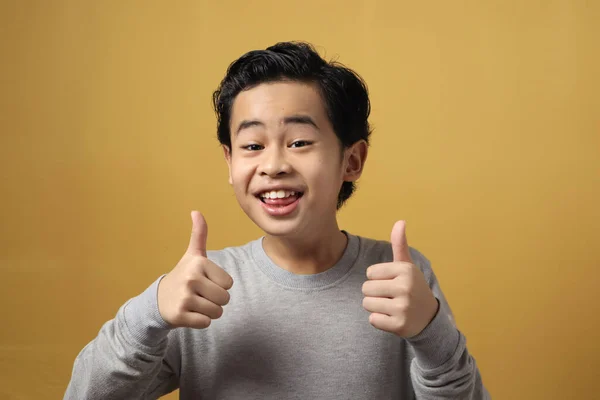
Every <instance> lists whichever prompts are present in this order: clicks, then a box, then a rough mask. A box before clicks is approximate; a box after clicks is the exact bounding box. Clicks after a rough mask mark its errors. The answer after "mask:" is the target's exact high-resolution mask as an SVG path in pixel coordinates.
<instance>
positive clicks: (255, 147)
mask: <svg viewBox="0 0 600 400" xmlns="http://www.w3.org/2000/svg"><path fill="white" fill-rule="evenodd" d="M242 149H244V150H249V151H258V150H262V149H263V146H261V145H260V144H249V145H246V146H242Z"/></svg>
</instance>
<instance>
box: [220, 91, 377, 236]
mask: <svg viewBox="0 0 600 400" xmlns="http://www.w3.org/2000/svg"><path fill="white" fill-rule="evenodd" d="M230 128H231V149H229V148H227V147H226V146H224V151H225V158H226V160H227V163H228V165H229V182H230V183H231V184H232V185H233V188H234V192H235V195H236V198H237V200H238V202H239V204H240V206H241V207H242V209H243V210H244V212H245V213H246V214H247V215H248V216H249V217H250V219H252V221H254V223H255V224H257V225H258V226H259V227H260V228H261V229H262V230H263V231H265V233H266V234H268V235H272V236H285V237H290V238H293V237H296V236H299V235H303V234H311V235H315V234H317V235H318V233H319V232H327V233H329V232H331V231H332V229H337V223H336V211H337V210H336V206H337V199H338V193H339V191H340V188H341V186H342V183H343V182H344V181H355V180H356V179H358V178H359V176H360V174H361V172H362V167H363V164H364V160H365V158H366V152H367V145H366V143H365V142H364V141H360V142H357V143H355V144H354V145H352V146H351V147H349V148H346V149H342V146H341V143H340V141H339V139H338V138H337V136H336V135H335V133H334V131H333V129H332V127H331V123H330V121H329V118H328V117H327V113H326V111H325V106H324V104H323V100H322V98H321V95H320V93H319V90H318V88H317V87H316V86H315V85H313V84H307V83H300V82H292V81H282V82H274V83H263V84H260V85H258V86H256V87H253V88H252V89H249V90H246V91H242V92H241V93H240V94H238V95H237V97H236V98H235V101H234V103H233V107H232V112H231V121H230Z"/></svg>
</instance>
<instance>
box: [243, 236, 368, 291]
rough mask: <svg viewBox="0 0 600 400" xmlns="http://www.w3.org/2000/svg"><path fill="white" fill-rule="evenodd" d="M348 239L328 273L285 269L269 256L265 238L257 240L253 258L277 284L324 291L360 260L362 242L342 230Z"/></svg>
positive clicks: (254, 243)
mask: <svg viewBox="0 0 600 400" xmlns="http://www.w3.org/2000/svg"><path fill="white" fill-rule="evenodd" d="M342 232H343V233H344V234H345V235H346V237H347V238H348V243H347V244H346V248H345V249H344V253H343V254H342V257H341V258H340V259H339V260H338V262H337V263H335V264H334V265H333V266H332V267H331V268H329V269H328V270H326V271H323V272H319V273H316V274H310V275H299V274H295V273H293V272H290V271H288V270H286V269H283V268H282V267H280V266H279V265H277V264H275V262H274V261H273V260H272V259H271V258H270V257H269V256H268V255H267V253H266V252H265V250H264V247H263V240H264V238H265V237H264V236H263V237H261V238H259V239H256V240H255V241H254V242H253V243H252V246H251V249H252V258H253V259H254V262H255V264H256V265H257V266H258V267H259V268H260V269H261V271H262V272H263V273H264V274H265V275H266V276H267V277H268V278H269V279H271V280H272V281H274V282H275V283H277V284H279V285H281V286H285V287H287V288H291V289H304V290H310V289H322V288H324V287H326V286H330V285H332V284H334V283H336V282H338V281H339V280H340V279H342V278H343V277H344V276H346V274H347V273H348V272H349V271H350V269H352V267H353V266H354V264H355V262H356V259H357V258H358V252H359V247H360V240H359V238H358V237H357V236H354V235H351V234H349V233H348V232H346V231H344V230H342Z"/></svg>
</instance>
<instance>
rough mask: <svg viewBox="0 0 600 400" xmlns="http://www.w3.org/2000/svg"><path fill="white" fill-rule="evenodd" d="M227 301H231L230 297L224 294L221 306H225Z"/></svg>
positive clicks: (226, 293) (227, 293)
mask: <svg viewBox="0 0 600 400" xmlns="http://www.w3.org/2000/svg"><path fill="white" fill-rule="evenodd" d="M229 300H231V295H230V294H229V292H225V296H224V298H223V305H224V306H226V305H227V304H229Z"/></svg>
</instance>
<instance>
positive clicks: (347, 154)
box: [344, 140, 369, 182]
mask: <svg viewBox="0 0 600 400" xmlns="http://www.w3.org/2000/svg"><path fill="white" fill-rule="evenodd" d="M368 148H369V146H368V145H367V142H366V141H364V140H359V141H358V142H356V143H354V144H353V145H352V146H350V147H348V148H347V149H345V150H344V181H347V182H354V181H356V180H358V178H360V176H361V175H362V172H363V169H364V166H365V162H366V161H367V153H368Z"/></svg>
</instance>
